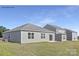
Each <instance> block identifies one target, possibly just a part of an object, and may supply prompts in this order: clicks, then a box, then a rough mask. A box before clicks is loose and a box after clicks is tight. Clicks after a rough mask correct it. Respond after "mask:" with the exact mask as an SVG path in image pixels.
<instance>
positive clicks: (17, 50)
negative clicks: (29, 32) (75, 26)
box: [0, 41, 79, 56]
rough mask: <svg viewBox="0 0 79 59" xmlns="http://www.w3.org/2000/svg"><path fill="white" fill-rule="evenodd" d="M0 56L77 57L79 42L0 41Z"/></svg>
mask: <svg viewBox="0 0 79 59" xmlns="http://www.w3.org/2000/svg"><path fill="white" fill-rule="evenodd" d="M0 55H1V56H78V55H79V41H73V42H72V41H67V42H50V43H48V42H41V43H29V44H18V43H11V42H3V41H0Z"/></svg>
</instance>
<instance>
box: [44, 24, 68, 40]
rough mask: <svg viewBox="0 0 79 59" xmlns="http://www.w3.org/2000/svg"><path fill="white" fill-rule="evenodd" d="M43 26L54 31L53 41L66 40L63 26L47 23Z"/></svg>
mask: <svg viewBox="0 0 79 59" xmlns="http://www.w3.org/2000/svg"><path fill="white" fill-rule="evenodd" d="M44 28H45V29H48V30H51V31H54V32H55V41H66V31H65V30H64V29H63V28H61V27H59V26H56V25H49V24H47V25H46V26H45V27H44Z"/></svg>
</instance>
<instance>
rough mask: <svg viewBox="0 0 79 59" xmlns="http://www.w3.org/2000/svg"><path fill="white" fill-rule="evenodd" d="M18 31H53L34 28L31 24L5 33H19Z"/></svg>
mask: <svg viewBox="0 0 79 59" xmlns="http://www.w3.org/2000/svg"><path fill="white" fill-rule="evenodd" d="M19 30H21V31H22V30H24V31H36V32H53V31H50V30H48V29H44V28H41V27H39V26H36V25H33V24H30V23H29V24H24V25H22V26H18V27H16V28H14V29H12V30H10V31H7V32H11V31H19Z"/></svg>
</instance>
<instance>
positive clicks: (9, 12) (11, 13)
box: [0, 5, 79, 33]
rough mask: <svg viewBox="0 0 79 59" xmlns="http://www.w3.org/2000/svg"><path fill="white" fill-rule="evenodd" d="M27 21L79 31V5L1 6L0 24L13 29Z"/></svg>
mask: <svg viewBox="0 0 79 59" xmlns="http://www.w3.org/2000/svg"><path fill="white" fill-rule="evenodd" d="M27 23H32V24H35V25H38V26H41V27H43V26H45V25H46V24H51V25H58V26H61V27H62V28H68V29H71V30H74V31H77V32H78V33H79V27H78V26H79V6H73V5H72V6H68V5H67V6H65V5H64V6H61V5H58V6H57V5H50V6H44V5H43V6H38V5H37V6H34V5H30V6H28V5H26V6H0V26H4V27H6V28H8V29H13V28H15V27H17V26H20V25H23V24H27Z"/></svg>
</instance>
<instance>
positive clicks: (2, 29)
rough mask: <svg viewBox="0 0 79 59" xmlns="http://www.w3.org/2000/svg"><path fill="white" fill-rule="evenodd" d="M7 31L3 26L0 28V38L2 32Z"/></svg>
mask: <svg viewBox="0 0 79 59" xmlns="http://www.w3.org/2000/svg"><path fill="white" fill-rule="evenodd" d="M8 30H9V29H7V28H6V27H4V26H0V38H1V37H3V32H5V31H8Z"/></svg>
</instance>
